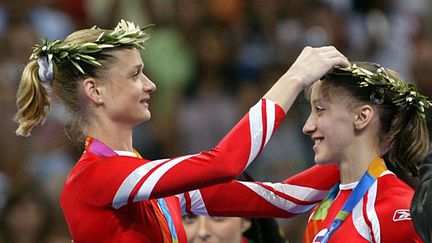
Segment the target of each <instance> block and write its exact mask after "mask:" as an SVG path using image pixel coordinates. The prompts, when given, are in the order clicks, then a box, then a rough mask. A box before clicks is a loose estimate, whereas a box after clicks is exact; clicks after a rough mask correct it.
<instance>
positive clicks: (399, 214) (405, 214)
mask: <svg viewBox="0 0 432 243" xmlns="http://www.w3.org/2000/svg"><path fill="white" fill-rule="evenodd" d="M402 220H411V214H410V211H409V210H408V209H398V210H396V211H395V213H394V215H393V221H394V222H397V221H402Z"/></svg>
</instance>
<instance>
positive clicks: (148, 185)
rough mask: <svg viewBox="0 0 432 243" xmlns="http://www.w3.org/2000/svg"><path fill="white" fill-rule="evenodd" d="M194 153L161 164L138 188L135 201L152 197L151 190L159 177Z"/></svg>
mask: <svg viewBox="0 0 432 243" xmlns="http://www.w3.org/2000/svg"><path fill="white" fill-rule="evenodd" d="M195 155H196V154H193V155H186V156H182V157H178V158H175V159H173V160H171V161H169V162H166V163H165V164H163V165H161V166H160V167H159V168H157V169H156V170H155V171H154V172H153V173H152V174H151V175H150V176H149V177H148V178H147V180H145V182H144V183H143V184H142V186H141V188H140V189H139V190H138V193H137V194H136V195H135V198H134V200H133V201H134V202H138V201H141V200H147V199H149V197H150V194H151V192H152V191H153V188H154V186H155V185H156V183H157V182H158V181H159V179H160V178H161V177H162V176H163V175H164V174H165V173H166V172H167V171H168V170H169V169H171V168H172V167H174V166H175V165H177V164H178V163H180V162H182V161H183V160H186V159H189V158H190V157H192V156H195Z"/></svg>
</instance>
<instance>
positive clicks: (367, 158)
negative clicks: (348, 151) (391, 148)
mask: <svg viewBox="0 0 432 243" xmlns="http://www.w3.org/2000/svg"><path fill="white" fill-rule="evenodd" d="M377 156H379V153H378V152H375V150H373V149H368V150H357V151H356V154H354V156H347V158H345V159H343V160H342V161H341V162H340V163H339V171H340V179H341V183H342V184H348V183H352V182H356V181H359V180H360V178H361V177H362V176H363V174H364V173H365V172H366V170H367V169H368V167H369V165H370V164H371V163H372V162H373V161H374V159H375V158H376V157H377Z"/></svg>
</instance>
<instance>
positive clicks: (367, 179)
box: [321, 157, 387, 243]
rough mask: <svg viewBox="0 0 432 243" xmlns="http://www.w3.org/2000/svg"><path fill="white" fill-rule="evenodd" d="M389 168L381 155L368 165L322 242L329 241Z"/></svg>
mask: <svg viewBox="0 0 432 243" xmlns="http://www.w3.org/2000/svg"><path fill="white" fill-rule="evenodd" d="M386 170H387V167H386V166H385V164H384V161H383V160H382V158H381V157H377V158H376V159H375V160H374V161H373V162H372V164H371V165H370V166H369V167H368V169H367V171H366V172H365V173H364V175H363V176H362V178H361V179H360V181H359V183H358V184H357V186H356V187H355V188H354V190H353V192H352V193H351V195H350V196H349V197H348V199H347V201H346V202H345V204H344V205H343V207H342V209H341V210H340V211H339V213H338V214H337V215H336V217H335V219H334V220H333V222H332V223H331V225H330V227H329V229H328V230H327V232H326V233H325V234H324V236H323V237H322V238H321V243H327V242H328V240H329V239H330V237H331V236H332V234H333V233H334V232H335V231H336V230H337V229H338V228H339V226H340V225H341V224H342V223H343V221H344V220H345V219H346V218H347V217H348V215H349V214H350V213H351V211H352V210H353V208H354V207H355V205H357V203H358V202H359V201H360V200H361V199H362V198H363V196H364V195H365V193H366V192H367V191H368V190H369V188H370V187H371V186H372V185H373V184H374V183H375V181H376V180H377V178H378V177H379V176H380V175H381V174H382V173H383V172H384V171H386Z"/></svg>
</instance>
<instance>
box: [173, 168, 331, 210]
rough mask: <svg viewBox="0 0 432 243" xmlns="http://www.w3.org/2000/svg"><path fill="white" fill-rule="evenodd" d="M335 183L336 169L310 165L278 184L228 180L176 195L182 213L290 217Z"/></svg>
mask: <svg viewBox="0 0 432 243" xmlns="http://www.w3.org/2000/svg"><path fill="white" fill-rule="evenodd" d="M338 180H339V171H338V169H337V167H336V166H334V165H329V166H319V165H316V166H313V167H312V168H310V169H308V170H306V171H304V172H301V173H299V174H297V175H295V176H293V177H291V178H289V179H287V180H285V181H283V182H282V183H263V182H244V181H231V182H229V183H224V184H220V185H216V186H212V187H207V188H202V189H200V190H194V191H191V192H187V193H183V194H180V195H177V197H178V198H179V199H180V205H181V206H182V212H183V214H193V215H211V216H237V217H284V218H286V217H293V216H295V215H298V214H301V213H305V212H307V211H309V210H310V209H311V208H312V207H313V206H315V205H316V204H317V203H318V202H319V201H321V199H323V198H324V196H325V195H326V194H327V191H328V190H329V189H330V188H331V187H332V186H333V185H334V184H335V183H336V182H337V181H338Z"/></svg>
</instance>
